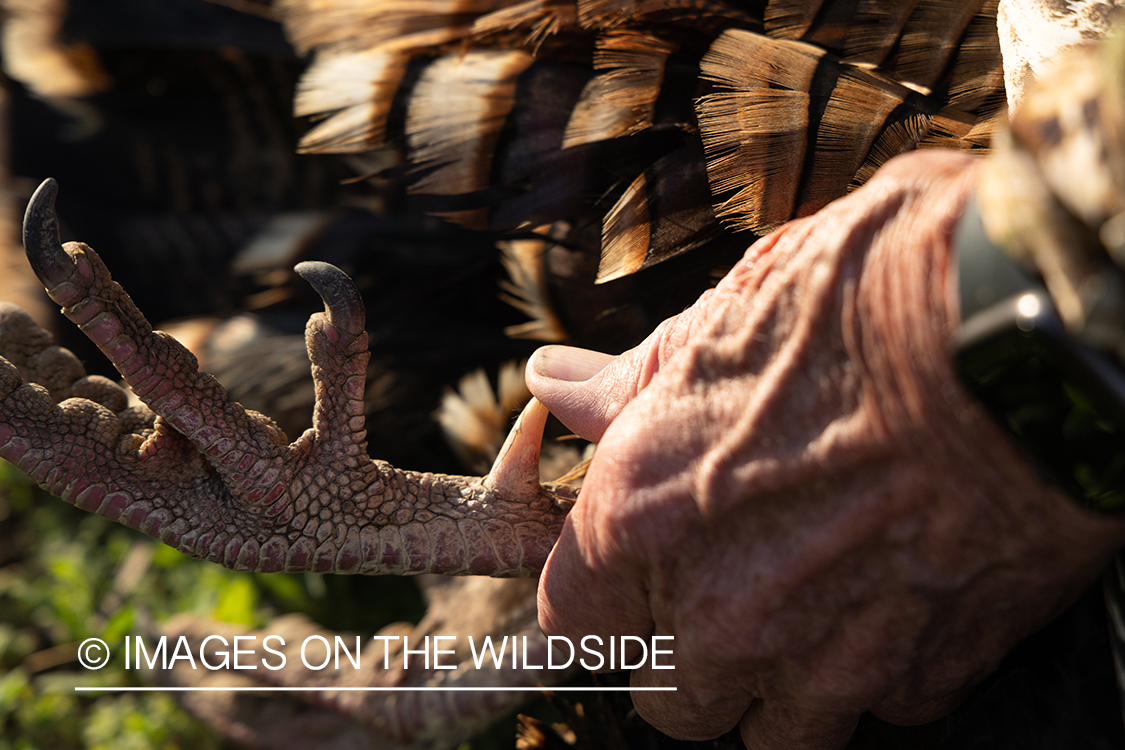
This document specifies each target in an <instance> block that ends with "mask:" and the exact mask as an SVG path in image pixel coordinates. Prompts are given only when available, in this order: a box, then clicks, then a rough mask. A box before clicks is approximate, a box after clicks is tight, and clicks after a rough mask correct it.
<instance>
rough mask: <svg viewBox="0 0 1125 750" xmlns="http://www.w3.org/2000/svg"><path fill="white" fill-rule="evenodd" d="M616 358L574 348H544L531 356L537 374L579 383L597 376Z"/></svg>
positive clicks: (532, 365)
mask: <svg viewBox="0 0 1125 750" xmlns="http://www.w3.org/2000/svg"><path fill="white" fill-rule="evenodd" d="M614 359H616V357H614V355H612V354H603V353H602V352H595V351H591V350H590V349H579V348H577V347H574V346H544V347H542V348H540V349H538V350H536V352H535V354H533V355H531V367H532V368H533V369H534V370H535V372H537V373H539V374H540V375H542V376H543V377H545V378H551V379H552V380H564V381H566V382H568V383H577V382H579V381H582V380H589V379H590V378H592V377H594V376H595V375H597V374H598V373H599V372H601V371H602V370H603V369H605V366H606V365H608V364H609V363H610V362H612V361H613V360H614Z"/></svg>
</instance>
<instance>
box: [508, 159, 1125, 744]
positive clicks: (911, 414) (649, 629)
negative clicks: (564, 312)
mask: <svg viewBox="0 0 1125 750" xmlns="http://www.w3.org/2000/svg"><path fill="white" fill-rule="evenodd" d="M976 166H977V162H976V160H974V159H972V158H971V157H968V156H965V155H962V154H958V153H953V152H937V151H928V152H917V153H912V154H908V155H906V156H903V157H899V158H898V159H895V160H894V161H892V162H891V163H889V164H888V165H886V166H885V167H884V168H883V169H882V170H881V171H880V172H879V173H878V174H877V175H876V176H875V177H874V178H873V179H872V180H871V181H870V182H869V183H868V185H867V186H866V187H864V188H862V189H861V190H858V191H856V193H854V194H852V195H851V196H849V197H847V198H845V199H843V200H840V201H837V202H836V203H834V204H832V205H830V206H828V207H827V208H825V209H824V210H822V211H821V212H820V213H818V214H817V215H815V216H813V217H809V218H806V219H803V220H800V221H797V222H793V223H790V224H789V225H787V226H785V227H784V228H782V229H781V230H779V231H778V232H776V233H774V234H772V235H770V236H769V237H767V238H765V239H763V240H762V241H760V242H759V243H757V244H756V245H754V247H752V248H751V249H750V250H749V251H748V252H747V254H746V256H745V257H744V258H743V260H742V261H741V262H740V263H739V264H738V265H737V266H736V267H735V268H734V269H733V270H732V271H731V273H730V274H728V276H727V277H726V278H725V279H724V280H723V281H722V282H721V283H720V284H719V286H718V287H717V288H716V289H714V290H713V291H711V292H710V293H708V294H706V295H704V296H703V297H702V298H701V299H700V300H699V302H698V303H697V304H695V305H694V306H693V307H692V308H691V309H689V310H687V311H685V312H684V313H683V314H681V315H679V316H677V317H676V318H673V319H671V320H669V321H667V322H666V323H664V324H663V325H662V326H661V327H660V328H659V329H658V330H657V331H656V332H655V333H653V334H652V336H650V337H649V338H648V339H647V340H646V341H645V342H643V343H642V344H641V345H640V346H638V347H637V348H636V349H633V350H631V351H629V352H627V353H625V354H623V355H621V356H620V357H617V358H612V357H608V356H605V355H596V354H593V353H584V354H583V353H576V352H575V351H574V350H569V351H568V350H565V349H562V348H558V347H548V348H546V349H543V350H540V352H538V353H537V355H536V356H535V357H534V358H533V359H532V361H531V364H530V366H529V368H528V385H529V386H530V388H531V390H532V392H533V393H534V394H535V395H536V396H537V397H538V398H539V399H540V400H541V401H542V402H543V403H544V404H546V405H547V406H548V407H549V408H550V409H551V411H553V412H554V413H555V414H556V415H557V416H559V418H560V419H562V421H563V422H564V423H565V424H567V425H568V426H569V427H570V428H571V429H573V430H574V431H575V432H577V433H578V434H580V435H581V436H583V437H585V438H587V439H591V440H597V441H599V447H598V452H597V454H596V456H595V459H594V461H593V463H592V464H591V466H590V469H589V472H588V474H587V476H586V480H585V483H584V487H583V490H582V493H581V496H580V498H579V501H578V503H577V504H576V506H575V508H574V509H573V510H572V511H571V513H570V516H569V518H568V519H567V521H566V524H565V526H564V530H563V534H562V536H561V538H560V540H559V542H558V544H557V545H556V547H555V549H554V551H553V553H552V555H551V557H550V559H549V561H548V564H547V567H546V569H545V570H544V573H543V576H542V578H541V582H540V590H539V605H540V624H541V626H542V627H543V629H544V631H545V632H546V633H548V634H557V635H565V636H567V637H569V638H570V639H571V640H572V641H575V640H577V639H580V638H582V637H583V636H586V635H598V636H600V637H601V638H602V639H603V641H604V640H605V639H607V638H609V637H611V636H612V637H618V636H621V635H634V636H640V637H643V638H647V637H649V636H651V635H672V636H674V637H675V641H674V646H673V649H674V657H672V659H671V660H672V661H673V662H674V664H675V669H674V670H652V669H650V668H646V667H642V668H640V669H637V670H635V671H633V672H632V674H631V682H632V685H633V686H634V687H641V686H674V687H676V689H677V690H676V692H638V693H635V694H634V702H635V705H636V707H637V710H638V711H639V712H640V714H641V715H642V716H643V717H645V718H646V719H647V720H648V721H650V722H651V723H652V724H654V725H655V726H656V727H657V728H659V729H661V730H663V731H665V732H667V733H668V734H671V735H673V736H676V737H680V738H685V739H703V738H708V737H715V736H718V735H719V734H721V733H723V732H725V731H727V730H729V729H731V728H732V727H734V726H735V725H739V726H740V728H741V732H742V736H743V739H744V741H745V742H746V744H747V746H748V747H750V748H754V749H757V748H789V749H793V748H797V749H800V748H839V747H843V745H844V744H845V743H846V742H847V740H848V738H849V737H850V736H851V734H852V731H853V729H854V727H855V724H856V721H857V719H858V717H859V715H860V714H861V713H862V712H863V711H867V710H870V711H872V712H873V713H874V714H875V715H877V716H879V717H881V718H884V719H886V720H888V721H891V722H894V723H902V724H907V723H920V722H924V721H928V720H931V719H934V718H937V717H939V716H941V715H943V714H944V713H946V712H948V711H949V710H951V709H952V708H953V707H954V706H955V705H956V703H957V702H958V701H959V700H960V699H961V697H962V696H963V695H964V693H965V691H966V690H967V689H968V688H969V687H971V686H972V685H973V684H974V683H976V682H977V681H979V680H980V679H982V678H983V677H984V676H986V675H987V674H988V673H989V672H990V671H991V670H992V669H993V668H994V667H995V665H996V664H997V662H998V661H999V659H1000V658H1001V657H1002V656H1003V655H1004V653H1005V652H1006V651H1007V650H1008V649H1009V648H1010V647H1012V646H1013V645H1014V644H1015V643H1016V642H1017V641H1018V640H1019V639H1020V638H1022V637H1023V636H1024V635H1026V634H1028V633H1029V632H1031V631H1032V630H1034V629H1036V628H1037V627H1039V626H1040V625H1042V624H1044V623H1045V622H1046V621H1048V620H1049V619H1050V618H1051V617H1052V616H1053V615H1054V614H1056V613H1057V612H1059V611H1060V610H1061V609H1062V608H1063V607H1064V606H1065V605H1066V604H1067V603H1068V602H1069V601H1070V600H1071V599H1072V598H1073V597H1074V596H1076V595H1077V593H1078V592H1079V591H1080V590H1081V588H1082V586H1083V585H1084V584H1085V583H1086V582H1088V581H1089V580H1091V579H1092V578H1093V577H1094V575H1095V574H1096V573H1097V571H1098V570H1099V569H1100V567H1101V566H1102V565H1103V564H1104V563H1105V562H1106V560H1108V558H1109V556H1110V555H1111V554H1112V552H1113V550H1114V549H1115V548H1116V546H1117V545H1119V544H1120V543H1121V542H1122V541H1123V540H1125V523H1123V522H1122V521H1119V520H1114V519H1109V518H1106V517H1097V516H1094V515H1092V514H1090V513H1087V512H1086V511H1083V510H1081V509H1079V508H1078V507H1077V506H1076V505H1075V504H1074V503H1073V502H1071V501H1070V500H1069V499H1068V498H1066V497H1064V496H1063V495H1062V494H1061V493H1060V492H1059V491H1057V490H1054V489H1052V488H1050V487H1048V486H1046V485H1044V484H1042V483H1041V482H1040V481H1039V480H1038V479H1037V478H1036V473H1035V470H1034V468H1033V467H1032V466H1031V465H1030V463H1029V462H1028V461H1027V460H1026V459H1025V458H1024V457H1023V456H1022V454H1021V453H1019V452H1018V451H1017V450H1016V449H1015V448H1014V447H1013V445H1012V444H1011V443H1010V442H1009V441H1008V440H1007V438H1006V437H1005V436H1004V435H1003V433H1002V432H1001V431H1000V430H999V428H998V427H997V426H995V425H994V424H993V423H992V422H991V421H990V420H989V418H988V417H987V415H986V414H985V413H984V412H983V411H982V409H980V408H979V407H978V406H977V405H976V404H975V402H974V401H973V400H972V399H971V398H970V397H969V396H967V395H966V394H965V392H964V391H963V390H962V388H961V387H960V386H959V384H958V383H957V382H956V380H955V377H954V375H953V373H952V370H951V367H950V362H949V357H948V342H949V340H950V337H951V334H952V332H953V331H954V330H955V329H956V326H957V324H958V313H957V300H956V293H955V291H954V290H953V289H952V288H951V287H950V284H949V276H950V274H949V266H950V262H951V255H950V243H951V235H952V230H953V228H954V226H955V224H956V220H957V217H958V216H959V214H960V212H961V209H962V207H963V205H964V203H965V201H966V199H967V197H968V195H969V192H970V191H971V190H972V187H973V184H974V178H975V174H976Z"/></svg>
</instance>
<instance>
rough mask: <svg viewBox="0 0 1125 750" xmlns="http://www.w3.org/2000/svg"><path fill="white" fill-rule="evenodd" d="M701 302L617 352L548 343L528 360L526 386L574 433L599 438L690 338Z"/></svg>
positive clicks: (592, 439)
mask: <svg viewBox="0 0 1125 750" xmlns="http://www.w3.org/2000/svg"><path fill="white" fill-rule="evenodd" d="M698 307H699V303H698V302H697V303H696V304H695V305H694V306H693V307H691V308H689V309H687V310H685V311H684V312H682V313H680V314H679V315H676V316H674V317H671V318H669V319H668V320H665V321H664V322H663V323H661V324H660V325H659V326H658V327H657V329H656V330H655V331H653V332H652V333H651V334H650V335H649V337H648V338H646V339H645V340H644V341H642V342H641V343H640V344H638V345H637V346H635V347H634V348H632V349H630V350H629V351H627V352H625V353H624V354H621V355H619V356H616V357H615V356H613V355H612V354H603V353H601V352H595V351H590V350H589V349H578V348H575V347H572V346H544V347H542V348H540V349H538V350H536V352H535V354H533V355H532V356H531V359H530V360H529V361H528V363H527V372H526V373H525V377H526V380H527V387H528V388H529V389H530V390H531V393H532V395H533V396H535V397H536V398H537V399H539V400H540V401H541V402H542V403H543V404H544V405H545V406H546V407H547V408H548V409H549V410H550V411H551V413H552V414H554V415H555V416H556V417H558V418H559V420H560V421H562V423H563V424H565V425H566V426H567V427H568V428H569V429H570V430H573V431H574V433H575V434H576V435H578V436H579V437H582V438H585V439H586V440H589V441H591V442H595V443H596V442H598V441H599V440H601V437H602V434H603V433H604V432H605V431H606V428H607V427H609V423H610V422H612V421H613V420H614V418H615V417H616V416H617V415H618V414H620V413H621V410H622V409H624V408H625V406H626V405H627V404H628V403H629V402H630V401H632V400H633V399H634V398H636V396H637V394H638V393H640V392H641V390H642V389H643V388H644V387H645V386H646V385H648V383H649V381H651V380H652V378H653V376H654V375H656V373H657V372H658V371H659V370H660V368H661V367H663V366H664V365H666V364H667V362H668V360H669V359H670V358H671V357H672V356H673V355H674V354H675V353H676V352H677V351H678V350H679V349H680V348H681V347H682V346H683V344H684V343H685V342H686V341H687V336H688V330H689V328H690V326H691V322H692V320H694V318H695V315H696V310H697V309H698Z"/></svg>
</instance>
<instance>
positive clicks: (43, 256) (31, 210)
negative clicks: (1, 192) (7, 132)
mask: <svg viewBox="0 0 1125 750" xmlns="http://www.w3.org/2000/svg"><path fill="white" fill-rule="evenodd" d="M58 194H59V183H57V182H55V180H54V178H51V177H48V178H47V179H45V180H43V183H42V184H41V185H40V186H39V187H38V188H36V190H35V193H34V194H33V195H32V196H31V200H30V201H29V202H28V204H27V211H26V212H25V213H24V215H23V249H24V252H26V253H27V260H28V262H29V263H31V268H32V270H33V271H35V275H36V276H38V277H39V280H40V281H42V282H43V284H44V285H45V286H46V287H48V288H50V287H53V286H55V285H56V284H58V283H60V282H62V281H66V279H67V278H68V277H69V276H70V274H71V272H72V271H73V270H74V261H72V260H71V259H70V256H69V255H67V254H66V251H65V250H63V247H62V240H61V239H60V238H59V219H58V216H56V215H55V197H56V196H58Z"/></svg>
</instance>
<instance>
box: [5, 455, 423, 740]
mask: <svg viewBox="0 0 1125 750" xmlns="http://www.w3.org/2000/svg"><path fill="white" fill-rule="evenodd" d="M371 602H379V606H377V607H376V606H371V605H370V603H371ZM422 606H423V605H422V602H421V599H420V597H419V596H418V594H417V591H416V589H415V587H414V585H413V583H412V582H411V581H410V580H408V579H403V578H394V577H382V578H359V577H346V576H318V575H312V574H308V575H287V574H275V575H263V574H255V573H236V572H233V571H230V570H226V569H224V568H221V567H219V566H217V565H212V564H210V563H205V562H201V561H199V560H193V559H191V558H188V557H186V556H184V555H182V554H180V553H179V552H177V551H175V550H173V549H171V548H170V547H166V546H164V545H162V544H160V543H159V542H156V541H155V540H152V539H149V538H148V537H145V536H143V535H141V534H139V533H137V532H134V531H131V530H129V529H126V528H124V527H122V526H119V525H117V524H114V523H111V522H109V521H106V520H105V519H102V518H99V517H97V516H93V515H90V514H88V513H83V512H81V511H78V510H75V509H74V508H72V507H71V506H69V505H67V504H65V503H63V502H61V501H59V500H58V499H56V498H53V497H51V496H50V495H48V494H47V493H45V492H43V491H42V490H40V489H38V488H37V487H35V486H34V485H32V484H31V482H30V480H28V479H27V478H26V477H25V476H24V475H23V474H22V473H20V472H19V471H17V470H16V469H14V468H13V467H12V466H11V465H9V464H7V463H4V462H2V461H0V750H8V749H9V748H12V749H16V748H19V749H21V750H22V749H23V748H28V749H30V748H45V749H46V748H50V749H52V750H53V749H54V748H58V749H60V750H62V749H67V750H69V749H71V748H73V749H75V750H78V749H80V748H81V749H88V750H95V749H100V748H114V749H115V750H116V749H120V748H166V749H168V750H174V749H175V748H200V749H201V750H208V749H210V748H220V747H224V743H223V741H222V740H221V739H220V738H219V737H218V736H217V735H216V734H215V733H214V732H213V731H212V730H211V729H209V728H208V727H206V726H204V725H203V724H202V723H200V722H198V721H196V720H195V719H194V718H193V717H191V716H190V715H189V714H187V713H186V712H185V711H184V710H183V709H181V708H180V707H179V705H178V704H177V703H176V701H175V700H174V699H172V698H171V697H169V695H168V694H163V693H145V694H128V693H127V694H120V693H118V694H94V695H84V694H77V693H75V691H74V688H75V686H80V685H83V686H97V685H137V684H140V683H139V682H138V681H137V679H136V671H135V670H134V671H131V672H127V671H126V670H125V669H124V665H123V664H122V663H121V660H116V659H111V661H110V663H109V664H108V665H107V666H106V667H104V668H103V669H101V670H98V671H88V670H85V669H83V668H82V667H81V666H80V665H79V664H78V663H77V661H76V660H75V658H74V657H75V654H76V646H77V644H78V643H81V642H82V641H83V640H84V639H86V638H90V637H98V638H102V639H103V640H105V641H106V642H107V644H108V645H109V647H110V649H111V651H113V650H116V649H117V648H118V647H119V646H120V645H121V644H122V639H123V638H124V636H125V635H128V634H130V633H133V632H135V631H134V628H136V627H137V625H138V623H139V622H141V621H153V622H160V621H161V620H163V619H165V618H167V617H170V616H172V615H175V614H179V613H185V612H186V613H192V614H196V615H199V616H203V617H208V618H212V619H216V620H221V621H224V622H230V623H236V624H243V625H249V626H252V627H262V626H264V625H266V624H267V623H268V622H269V621H270V620H271V619H272V618H273V617H275V616H276V615H278V614H280V613H284V612H303V613H305V614H307V615H309V616H310V617H312V618H313V619H314V620H316V621H317V622H319V623H320V624H322V625H324V626H325V627H326V628H331V629H334V630H356V631H360V632H375V631H376V630H378V629H379V628H381V627H383V626H384V625H387V624H388V623H390V622H392V621H396V620H403V619H408V620H413V621H416V620H417V619H418V618H420V617H421V615H422Z"/></svg>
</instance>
